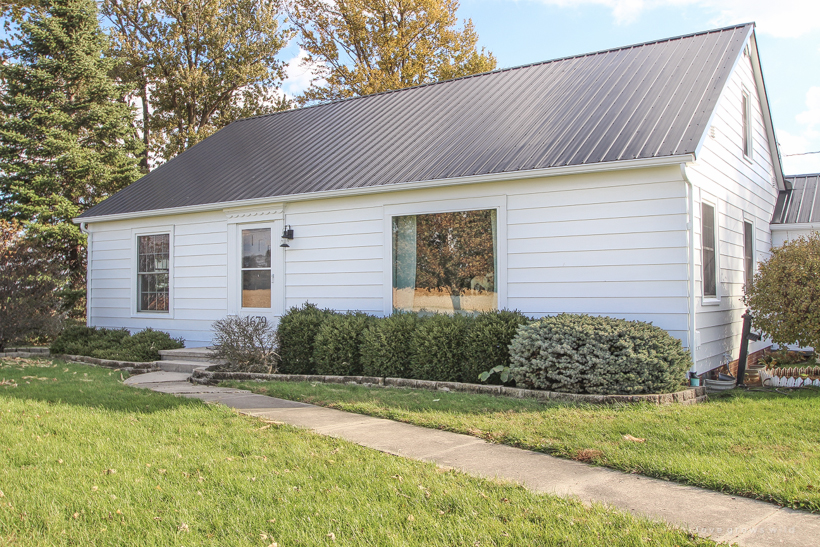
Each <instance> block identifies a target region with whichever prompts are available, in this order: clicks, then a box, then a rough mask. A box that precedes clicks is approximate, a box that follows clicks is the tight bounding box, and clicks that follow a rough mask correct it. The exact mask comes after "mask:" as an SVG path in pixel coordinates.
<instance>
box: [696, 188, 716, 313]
mask: <svg viewBox="0 0 820 547" xmlns="http://www.w3.org/2000/svg"><path fill="white" fill-rule="evenodd" d="M700 211H701V215H700V216H701V231H700V237H701V250H702V262H703V296H704V297H706V298H717V256H716V253H715V249H716V242H717V241H716V240H717V238H716V235H717V234H716V233H715V207H714V206H713V205H709V204H708V203H701V208H700Z"/></svg>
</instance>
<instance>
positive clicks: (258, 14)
mask: <svg viewBox="0 0 820 547" xmlns="http://www.w3.org/2000/svg"><path fill="white" fill-rule="evenodd" d="M102 12H103V14H104V15H105V17H106V19H107V21H108V22H109V24H110V34H111V37H112V39H113V43H114V51H115V54H116V55H117V56H118V57H119V58H120V59H122V60H123V61H124V63H123V65H122V66H121V68H120V72H119V76H120V77H121V78H122V79H123V81H125V82H127V83H128V84H129V85H130V87H131V90H132V97H133V98H134V100H135V104H138V105H139V107H140V110H141V120H139V122H138V124H137V127H135V129H136V130H137V132H138V133H139V135H140V137H141V138H142V140H143V143H144V144H145V147H146V148H145V153H144V156H143V159H142V167H143V169H144V170H147V169H148V168H149V159H151V160H154V161H157V162H161V161H163V160H168V159H170V158H172V157H174V156H175V155H177V154H179V153H180V152H182V151H183V150H185V149H186V148H188V147H190V146H193V145H194V144H196V143H197V142H199V141H201V140H202V139H204V138H205V137H207V136H209V135H211V134H212V133H214V132H215V131H217V130H218V129H220V128H222V127H224V126H225V125H227V124H229V123H230V122H232V121H234V120H236V119H239V118H244V117H248V116H255V115H260V114H266V113H269V112H273V111H276V110H281V109H285V108H288V106H289V105H288V103H287V101H286V100H285V99H284V96H283V95H282V94H280V93H279V92H278V88H279V86H280V85H281V80H282V78H283V68H284V64H283V62H282V61H280V60H278V59H276V55H277V54H278V53H279V51H280V50H281V49H282V48H283V47H284V46H285V45H286V44H287V42H288V40H289V39H290V33H289V31H287V30H286V29H284V28H283V26H282V25H281V24H280V18H281V16H280V6H279V4H278V3H277V1H276V0H238V1H235V0H105V2H103V7H102Z"/></svg>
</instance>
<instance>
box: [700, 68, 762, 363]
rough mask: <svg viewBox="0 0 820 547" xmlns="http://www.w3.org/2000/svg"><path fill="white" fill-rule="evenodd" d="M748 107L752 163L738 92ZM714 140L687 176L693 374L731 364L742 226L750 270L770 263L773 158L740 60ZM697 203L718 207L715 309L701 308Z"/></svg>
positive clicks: (736, 341)
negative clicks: (747, 233) (748, 240)
mask: <svg viewBox="0 0 820 547" xmlns="http://www.w3.org/2000/svg"><path fill="white" fill-rule="evenodd" d="M743 88H745V89H746V90H747V91H748V92H749V94H750V98H751V100H752V122H753V125H752V127H753V139H754V149H753V154H752V161H748V160H747V159H746V158H745V157H744V155H743V149H742V143H743V137H742V117H741V116H742V113H741V89H743ZM712 127H713V128H714V135H715V136H714V138H712V137H711V136H707V137H706V140H705V142H704V144H703V147H702V149H701V152H700V154H699V156H698V160H697V161H696V162H695V163H694V164H691V165H690V167H689V168H688V169H687V173H688V176H689V179H690V180H691V181H692V183H693V185H694V186H695V189H694V190H695V194H694V198H695V208H694V213H695V244H696V253H695V262H696V268H695V278H696V292H695V294H696V313H697V319H696V321H697V331H698V333H699V346H698V349H697V355H698V357H697V361H698V362H697V367H698V371H699V372H703V371H706V370H709V369H712V368H714V367H716V366H719V365H720V364H722V363H723V362H724V361H725V360H726V359H727V358H728V359H729V360H734V359H737V357H738V354H739V348H740V335H741V327H742V318H741V315H742V314H743V312H744V306H743V303H742V301H741V298H742V296H743V285H744V266H743V222H744V215H745V218H746V220H752V221H753V222H754V225H755V244H754V246H755V259H756V262H759V261H761V260H764V259H765V258H766V257H768V256H769V250H770V249H771V246H772V234H771V230H770V229H769V222H770V221H771V218H772V214H773V212H774V206H775V202H776V199H777V188H776V185H775V183H774V170H773V167H772V161H771V153H770V151H769V145H768V139H767V137H766V130H765V126H764V122H763V115H762V111H761V104H760V101H759V98H758V94H757V86H756V84H755V80H754V74H753V72H752V64H751V60H750V59H749V58H748V57H746V56H745V55H744V56H743V57H742V58H741V59H740V61H739V62H738V65H737V67H736V68H735V71H734V73H733V75H732V78H731V79H730V81H729V83H728V85H727V87H726V89H725V90H724V92H723V94H722V95H721V98H720V101H719V102H718V105H717V110H716V113H715V117H714V118H713V120H712ZM703 200H707V201H710V202H716V205H717V208H716V210H717V216H718V223H717V231H718V234H717V239H718V249H719V256H718V261H719V277H718V294H719V296H720V302H719V303H710V302H705V301H704V300H703V298H702V294H703V288H702V285H701V280H702V279H701V278H702V271H703V269H702V263H701V257H702V255H701V215H700V203H701V201H703ZM766 346H768V343H763V342H759V343H752V344H750V347H749V351H750V352H753V351H757V350H758V349H762V348H763V347H766Z"/></svg>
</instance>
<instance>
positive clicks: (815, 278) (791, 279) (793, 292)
mask: <svg viewBox="0 0 820 547" xmlns="http://www.w3.org/2000/svg"><path fill="white" fill-rule="evenodd" d="M745 302H746V305H747V306H749V307H750V308H751V310H752V324H753V325H754V326H755V327H757V328H759V329H760V330H762V331H763V332H764V333H766V334H767V335H768V336H769V337H770V338H771V339H772V341H773V342H775V343H777V344H782V345H791V344H797V345H799V346H803V347H813V348H815V349H818V348H820V233H818V232H814V233H813V234H811V235H810V236H808V237H806V236H804V237H800V238H798V239H795V240H792V241H787V242H786V243H785V244H784V245H782V246H780V247H775V248H773V249H772V255H771V256H770V257H769V258H768V260H765V261H763V262H761V263H760V264H759V265H758V271H757V273H756V274H755V276H754V280H753V281H752V285H751V286H750V287H746V296H745Z"/></svg>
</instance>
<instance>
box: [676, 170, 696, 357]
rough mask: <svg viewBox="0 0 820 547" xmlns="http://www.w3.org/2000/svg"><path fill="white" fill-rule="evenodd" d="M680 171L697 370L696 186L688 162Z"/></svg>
mask: <svg viewBox="0 0 820 547" xmlns="http://www.w3.org/2000/svg"><path fill="white" fill-rule="evenodd" d="M680 172H681V176H682V177H683V182H684V183H686V209H687V213H688V217H689V218H688V221H687V224H686V228H687V232H688V234H687V239H688V241H689V248H688V249H687V253H688V257H687V258H688V261H689V264H688V268H689V272H688V275H687V277H688V281H689V353H691V354H692V368H691V370H690V372H697V345H696V334H697V322H696V314H695V312H696V309H695V302H696V297H695V290H696V286H695V187H694V185H693V184H692V181H691V180H689V175H688V174H687V173H686V164H685V163H681V164H680Z"/></svg>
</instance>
